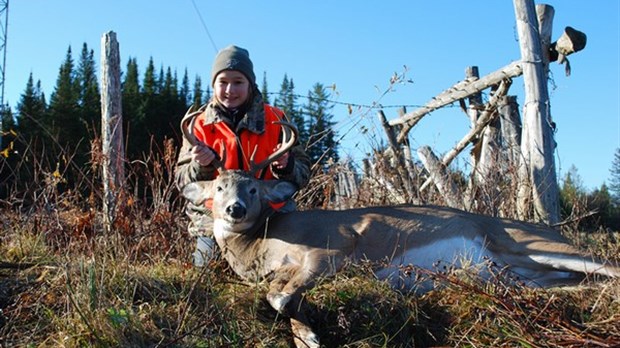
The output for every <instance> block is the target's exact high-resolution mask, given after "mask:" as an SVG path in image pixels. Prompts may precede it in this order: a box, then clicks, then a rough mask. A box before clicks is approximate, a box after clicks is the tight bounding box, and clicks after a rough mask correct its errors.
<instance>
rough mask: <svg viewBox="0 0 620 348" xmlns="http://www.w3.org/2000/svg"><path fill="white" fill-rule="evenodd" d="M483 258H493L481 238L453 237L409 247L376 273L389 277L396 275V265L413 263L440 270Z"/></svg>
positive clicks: (475, 263)
mask: <svg viewBox="0 0 620 348" xmlns="http://www.w3.org/2000/svg"><path fill="white" fill-rule="evenodd" d="M485 258H494V255H493V253H491V252H490V251H489V250H488V249H487V248H486V247H485V246H484V240H483V239H482V238H475V239H473V240H472V239H468V238H464V237H453V238H447V239H441V240H438V241H435V242H433V243H429V244H426V245H422V246H419V247H414V248H411V249H409V250H408V251H407V252H405V253H404V254H403V255H400V256H397V257H395V258H394V259H393V260H392V261H391V263H390V266H391V267H386V268H384V269H382V270H380V271H378V272H377V273H376V275H377V277H378V278H379V279H391V278H393V277H394V276H396V275H398V273H399V269H398V268H397V267H398V266H408V265H414V266H417V267H420V268H424V269H428V270H441V269H442V268H443V266H455V267H462V266H464V265H477V264H480V263H481V262H483V261H484V260H485Z"/></svg>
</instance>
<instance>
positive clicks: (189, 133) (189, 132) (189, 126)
mask: <svg viewBox="0 0 620 348" xmlns="http://www.w3.org/2000/svg"><path fill="white" fill-rule="evenodd" d="M197 112H198V111H195V110H194V106H193V105H192V106H191V107H190V108H189V110H187V113H185V116H183V120H182V121H181V132H183V136H184V137H185V139H187V141H188V142H189V143H190V144H191V145H192V146H198V145H202V146H206V145H205V144H204V143H203V142H202V141H200V140H198V139H197V138H196V136H195V135H194V123H195V122H196V116H197V115H192V114H195V113H197ZM211 163H213V166H215V168H217V169H218V170H220V171H223V170H224V169H225V168H224V163H226V153H225V152H224V156H223V158H222V159H220V158H218V156H217V154H216V156H215V159H214V160H213V162H211Z"/></svg>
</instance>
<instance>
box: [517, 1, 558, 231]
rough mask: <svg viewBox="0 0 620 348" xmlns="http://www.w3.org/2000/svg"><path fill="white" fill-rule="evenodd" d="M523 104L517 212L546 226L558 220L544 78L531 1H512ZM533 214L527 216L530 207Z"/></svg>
mask: <svg viewBox="0 0 620 348" xmlns="http://www.w3.org/2000/svg"><path fill="white" fill-rule="evenodd" d="M514 8H515V16H516V20H517V31H518V35H519V46H520V49H521V61H522V64H523V82H524V85H525V105H524V113H523V135H522V142H521V153H522V155H523V157H522V159H521V163H520V165H519V192H518V194H517V204H518V206H517V210H518V211H517V213H518V215H519V218H521V219H530V218H533V219H535V220H538V221H542V222H544V223H547V224H556V223H557V222H559V220H560V214H559V190H558V183H557V179H556V173H555V164H554V158H553V148H554V142H553V131H552V129H551V118H550V111H549V94H548V91H547V78H546V76H545V68H544V65H543V59H544V58H543V53H542V47H541V42H540V36H539V33H538V25H537V19H536V11H535V9H534V2H533V1H532V0H514ZM530 202H531V203H532V205H533V215H534V216H530V209H529V208H530V206H531V205H530V204H529V203H530Z"/></svg>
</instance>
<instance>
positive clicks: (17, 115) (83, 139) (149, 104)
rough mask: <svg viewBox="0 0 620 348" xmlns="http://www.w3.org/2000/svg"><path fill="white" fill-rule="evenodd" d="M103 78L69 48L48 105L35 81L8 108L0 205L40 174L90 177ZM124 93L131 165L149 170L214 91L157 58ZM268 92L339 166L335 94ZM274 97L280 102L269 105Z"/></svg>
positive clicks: (312, 148)
mask: <svg viewBox="0 0 620 348" xmlns="http://www.w3.org/2000/svg"><path fill="white" fill-rule="evenodd" d="M97 71H98V70H97V64H96V63H95V59H94V52H93V50H92V49H89V47H88V45H87V44H86V43H84V44H83V46H82V50H81V52H80V54H79V57H78V58H77V60H75V59H74V57H73V53H72V49H71V46H69V48H68V50H67V53H66V57H65V59H64V61H63V62H62V63H61V65H60V68H59V72H58V78H57V80H56V84H55V87H54V90H53V92H52V93H51V94H50V97H49V101H48V100H47V98H46V94H45V92H44V91H43V90H42V88H41V81H40V80H35V77H34V76H32V73H31V74H30V76H29V78H28V80H27V82H26V87H25V89H24V91H23V93H22V94H21V97H20V99H19V102H18V103H17V106H16V108H15V111H12V109H11V108H10V107H8V106H7V107H5V108H4V111H3V113H2V119H3V127H2V128H3V130H4V132H3V137H2V143H3V149H4V151H3V152H2V155H3V157H4V159H5V162H4V163H5V165H3V166H2V167H1V168H0V170H2V173H0V174H1V179H0V186H1V191H0V194H1V195H2V197H0V198H5V197H6V195H7V194H8V192H9V191H21V190H25V189H27V187H28V185H29V184H30V183H32V182H38V181H39V179H40V178H35V177H33V175H36V174H35V173H39V174H40V173H41V172H46V171H47V172H51V173H52V174H54V173H55V175H57V176H61V177H62V179H63V183H65V184H66V186H67V187H72V184H75V182H76V181H77V180H80V177H81V176H83V175H84V174H85V173H87V172H89V171H90V170H91V167H90V166H91V164H92V161H91V155H92V154H93V153H92V152H91V149H92V148H93V146H97V141H98V139H99V137H100V129H101V96H100V87H99V82H98V81H99V80H98V77H97ZM264 79H266V74H265V75H264ZM121 88H122V108H123V127H124V128H123V131H124V139H125V150H126V158H127V160H128V162H131V161H147V162H148V159H149V156H151V155H152V152H153V151H154V150H155V151H158V150H161V148H162V147H163V146H164V145H163V144H164V143H165V142H166V141H173V142H174V143H175V144H176V145H177V146H178V145H179V142H180V139H181V138H180V137H181V135H180V131H179V123H180V121H181V119H182V117H183V115H184V114H185V113H186V111H187V110H188V109H189V107H190V106H192V105H194V106H196V107H197V106H200V105H202V104H204V103H206V102H208V100H209V99H210V98H211V89H210V86H209V84H208V83H204V84H203V82H202V79H201V77H200V76H195V77H193V79H192V81H190V77H189V76H188V73H187V69H185V71H184V72H183V75H182V76H181V77H179V75H178V74H177V71H176V70H175V69H173V68H171V67H167V68H165V69H164V67H163V66H161V67H160V68H159V69H157V68H156V67H155V63H154V61H153V58H152V57H151V58H150V59H149V61H148V64H147V66H146V68H145V69H144V72H143V73H141V70H140V67H139V66H138V62H137V59H136V58H131V57H130V58H129V59H128V61H127V63H126V65H125V68H124V70H123V72H122V76H121ZM261 92H262V94H263V98H264V99H265V101H266V102H268V103H271V104H273V105H275V106H278V107H280V108H281V109H282V110H284V112H285V113H286V114H287V115H288V117H289V119H290V120H291V121H292V122H294V123H295V124H296V125H297V127H298V128H299V131H300V141H301V143H302V144H304V145H305V146H306V149H307V151H308V153H309V155H310V157H311V158H312V160H313V162H314V163H319V164H320V163H325V162H326V161H327V160H328V159H332V160H334V161H338V146H337V143H336V140H335V139H336V135H335V133H334V131H333V125H334V122H333V114H332V108H333V104H331V102H330V101H329V96H330V94H329V91H328V89H326V88H325V87H324V86H323V85H322V84H321V83H315V84H314V85H313V87H312V89H311V90H309V91H308V94H307V97H304V98H303V99H304V100H303V101H304V103H301V102H300V100H299V99H300V96H299V95H298V94H297V92H296V91H295V84H294V82H293V79H292V78H289V77H288V76H286V75H285V76H284V78H283V80H282V83H281V88H280V90H279V91H278V92H276V93H271V92H269V91H268V90H267V83H266V81H263V84H262V88H261ZM271 96H273V100H269V98H270V97H271ZM0 150H2V149H0ZM40 169H43V170H40Z"/></svg>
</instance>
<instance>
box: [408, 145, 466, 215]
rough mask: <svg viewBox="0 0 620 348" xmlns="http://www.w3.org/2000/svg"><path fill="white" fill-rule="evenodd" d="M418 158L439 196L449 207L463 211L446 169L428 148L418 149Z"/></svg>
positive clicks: (461, 202)
mask: <svg viewBox="0 0 620 348" xmlns="http://www.w3.org/2000/svg"><path fill="white" fill-rule="evenodd" d="M418 157H420V160H421V161H422V164H424V168H426V170H427V171H428V173H429V176H430V179H431V180H432V181H433V182H434V183H435V186H436V187H437V190H438V191H439V194H440V195H441V196H442V197H443V199H444V200H445V201H446V204H447V205H448V206H449V207H452V208H457V209H463V208H464V207H463V201H462V200H460V199H459V196H460V195H459V194H458V190H457V188H456V185H455V184H454V181H453V180H452V178H451V177H450V174H449V173H448V169H447V167H446V165H445V164H443V163H442V162H441V161H440V160H439V159H438V158H437V157H436V156H435V154H434V153H433V151H432V150H431V148H430V147H428V146H422V147H421V148H419V149H418Z"/></svg>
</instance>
